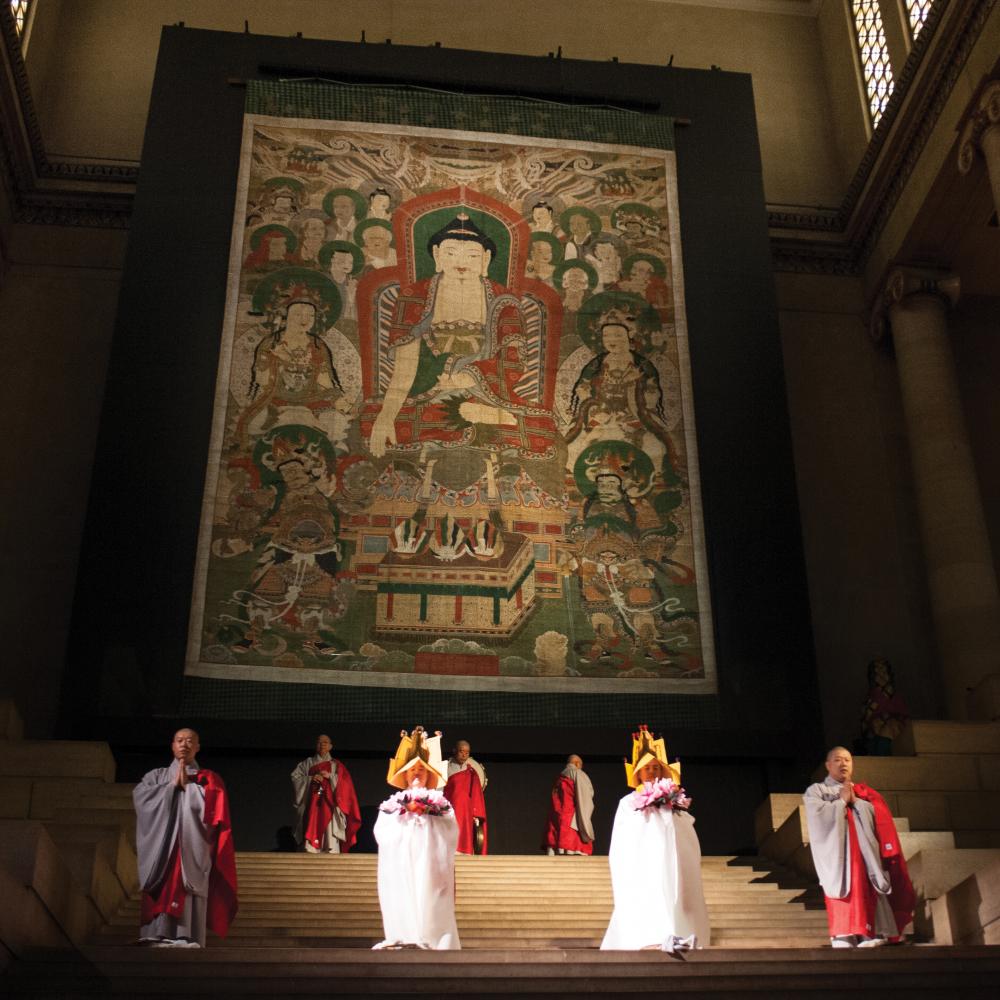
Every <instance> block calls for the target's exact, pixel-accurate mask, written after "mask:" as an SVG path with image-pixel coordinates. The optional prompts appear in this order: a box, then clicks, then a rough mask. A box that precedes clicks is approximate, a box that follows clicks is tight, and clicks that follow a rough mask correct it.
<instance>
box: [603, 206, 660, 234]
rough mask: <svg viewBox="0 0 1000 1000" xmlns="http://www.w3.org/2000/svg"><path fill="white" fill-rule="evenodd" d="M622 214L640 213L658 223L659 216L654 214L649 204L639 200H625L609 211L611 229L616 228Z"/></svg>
mask: <svg viewBox="0 0 1000 1000" xmlns="http://www.w3.org/2000/svg"><path fill="white" fill-rule="evenodd" d="M623 215H642V216H645V217H646V218H647V219H650V220H651V221H653V222H656V223H659V222H660V217H659V215H657V214H656V210H655V209H653V208H650V207H649V205H644V204H643V203H642V202H641V201H625V202H622V204H620V205H619V206H618V207H617V208H616V209H615V210H614V211H613V212H612V213H611V227H612V229H617V228H618V220H619V219H620V218H621V217H622V216H623Z"/></svg>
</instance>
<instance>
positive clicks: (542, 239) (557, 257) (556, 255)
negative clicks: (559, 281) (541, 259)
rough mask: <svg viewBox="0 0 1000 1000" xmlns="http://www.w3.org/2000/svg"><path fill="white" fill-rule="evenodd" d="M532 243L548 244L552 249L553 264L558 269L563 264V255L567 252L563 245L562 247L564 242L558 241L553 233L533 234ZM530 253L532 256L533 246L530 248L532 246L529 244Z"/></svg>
mask: <svg viewBox="0 0 1000 1000" xmlns="http://www.w3.org/2000/svg"><path fill="white" fill-rule="evenodd" d="M530 242H531V243H548V245H549V246H550V247H552V263H553V264H555V265H556V266H557V267H558V265H559V264H561V263H562V259H563V253H565V250H564V248H563V245H562V241H561V240H558V239H556V237H555V236H553V235H552V234H551V233H532V234H531V241H530ZM528 252H529V255H530V252H531V246H530V244H529V247H528Z"/></svg>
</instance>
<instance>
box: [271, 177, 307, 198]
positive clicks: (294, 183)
mask: <svg viewBox="0 0 1000 1000" xmlns="http://www.w3.org/2000/svg"><path fill="white" fill-rule="evenodd" d="M263 186H264V187H266V188H272V187H290V188H294V189H295V190H296V191H298V193H299V194H304V193H305V190H306V186H305V185H304V184H303V183H302V181H300V180H296V179H295V178H294V177H268V179H267V180H266V181H264V184H263Z"/></svg>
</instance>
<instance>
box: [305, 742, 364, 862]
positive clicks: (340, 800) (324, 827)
mask: <svg viewBox="0 0 1000 1000" xmlns="http://www.w3.org/2000/svg"><path fill="white" fill-rule="evenodd" d="M332 749H333V741H332V740H331V739H330V737H329V736H327V735H326V734H325V733H324V734H322V735H321V736H319V737H317V739H316V753H315V754H314V755H313V756H312V757H307V758H306V759H305V760H303V761H300V762H299V764H298V766H297V767H296V768H295V770H294V771H292V789H293V791H294V795H295V811H296V813H297V814H298V823H297V824H296V827H295V835H296V840H298V842H299V843H300V844H302V846H303V847H304V848H305V850H306V852H307V853H309V854H346V853H347V852H348V851H349V850H350V849H351V848H352V847H353V846H354V845H355V843H357V839H358V830H359V829H360V828H361V807H360V806H359V805H358V796H357V793H356V792H355V791H354V782H353V781H352V780H351V775H350V772H349V771H348V770H347V768H346V767H344V765H343V764H342V763H341V762H340V761H339V760H337V759H336V758H334V757H331V756H330V751H331V750H332Z"/></svg>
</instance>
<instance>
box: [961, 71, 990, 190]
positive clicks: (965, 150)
mask: <svg viewBox="0 0 1000 1000" xmlns="http://www.w3.org/2000/svg"><path fill="white" fill-rule="evenodd" d="M998 126H1000V80H997V79H994V80H987V81H986V83H985V85H984V86H983V87H982V89H981V90H980V92H979V100H978V101H976V102H974V107H973V111H972V113H971V114H970V115H969V118H968V120H967V121H966V123H965V128H964V129H963V130H962V140H961V142H960V143H959V144H958V169H959V171H960V172H961V173H963V174H967V173H968V172H969V171H970V170H971V169H972V164H973V163H974V162H975V159H976V151H977V150H979V151H981V149H982V140H983V135H984V133H985V132H986V131H987V130H988V129H991V128H996V127H998Z"/></svg>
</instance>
